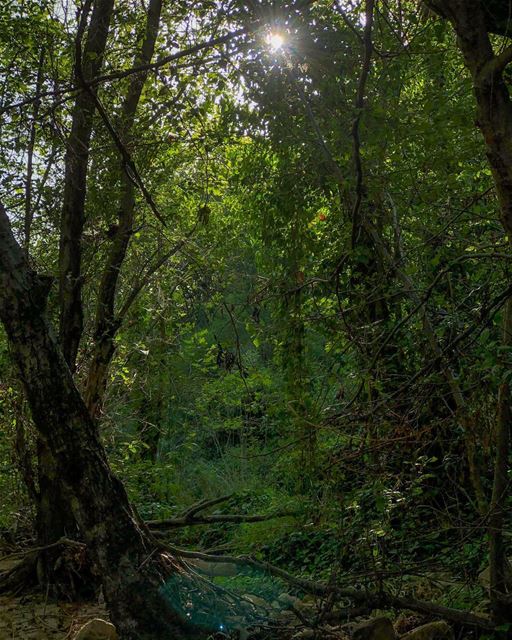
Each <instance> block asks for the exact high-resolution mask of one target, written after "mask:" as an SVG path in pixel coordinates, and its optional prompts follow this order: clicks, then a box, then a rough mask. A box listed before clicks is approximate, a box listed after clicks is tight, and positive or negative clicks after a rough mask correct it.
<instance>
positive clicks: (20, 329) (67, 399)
mask: <svg viewBox="0 0 512 640" xmlns="http://www.w3.org/2000/svg"><path fill="white" fill-rule="evenodd" d="M46 293H47V287H46V286H43V285H42V279H41V277H40V276H38V274H36V273H35V272H34V271H32V270H31V268H30V266H29V264H28V262H27V260H26V257H25V255H24V253H23V251H22V250H21V248H20V246H19V245H18V244H17V242H16V241H15V239H14V236H13V234H12V231H11V228H10V223H9V218H8V216H7V213H6V211H5V209H4V208H3V206H2V205H0V320H1V321H2V323H3V325H4V327H5V330H6V333H7V337H8V340H9V343H10V346H11V350H12V354H13V357H14V360H15V362H16V364H17V366H18V369H19V373H20V377H21V380H22V382H23V385H24V388H25V393H26V397H27V400H28V403H29V406H30V409H31V412H32V418H33V420H34V424H35V426H36V428H37V430H38V432H39V434H40V436H41V438H42V439H43V440H44V441H45V442H46V444H47V445H48V448H49V450H50V452H51V455H52V456H53V459H54V460H55V462H56V464H57V465H58V471H59V477H60V479H61V481H62V486H63V488H64V495H65V496H66V503H67V505H68V507H69V508H70V509H71V511H72V512H73V515H74V516H75V518H76V520H77V522H78V524H79V526H80V531H81V532H82V534H83V536H84V539H85V542H86V544H87V545H88V547H89V548H90V549H91V551H92V552H93V555H94V558H95V561H96V564H97V570H98V571H99V572H101V576H102V584H103V590H104V594H105V599H106V602H107V605H108V607H109V611H110V613H111V617H112V620H113V622H114V624H115V625H116V626H117V628H118V631H119V633H120V636H121V637H122V638H126V639H127V640H135V639H148V640H149V638H151V639H153V640H159V639H160V638H162V639H163V638H169V637H172V638H183V637H186V636H187V633H188V626H187V625H186V622H185V621H184V620H182V619H181V618H180V617H179V616H178V615H177V614H176V613H175V612H173V610H172V609H171V608H170V607H169V606H168V604H167V602H166V599H165V597H164V594H163V592H162V585H163V583H164V581H165V579H166V577H168V576H169V573H172V572H178V571H180V567H179V565H178V564H177V563H173V562H172V560H171V559H170V558H169V559H168V561H169V562H170V563H171V564H169V563H168V564H166V563H165V560H164V558H163V556H162V554H160V553H158V549H157V546H156V544H155V543H154V541H153V539H152V537H151V535H150V533H149V531H148V530H147V528H146V527H145V525H144V524H143V523H142V522H141V520H140V518H139V516H138V515H137V513H136V512H135V511H134V509H133V508H132V506H131V505H130V503H129V501H128V498H127V495H126V492H125V490H124V488H123V485H122V484H121V482H120V481H119V480H118V479H117V478H116V477H115V476H114V475H113V474H112V472H111V470H110V467H109V464H108V461H107V459H106V456H105V452H104V449H103V447H102V445H101V443H100V440H99V437H98V433H97V429H96V425H95V423H94V421H93V420H92V418H91V416H90V414H89V412H88V410H87V407H86V406H85V403H84V402H83V400H82V398H81V396H80V394H79V392H78V390H77V388H76V386H75V384H74V381H73V377H72V374H71V371H70V369H69V367H68V366H67V363H66V361H65V358H64V356H63V354H62V352H61V350H60V349H59V347H58V345H57V342H56V340H55V338H54V337H53V334H52V330H51V327H50V325H49V322H48V319H47V317H46V314H45V302H46ZM194 635H195V637H198V638H199V637H200V634H199V633H198V632H197V630H194Z"/></svg>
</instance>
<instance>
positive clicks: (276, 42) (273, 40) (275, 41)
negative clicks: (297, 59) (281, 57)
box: [267, 31, 285, 51]
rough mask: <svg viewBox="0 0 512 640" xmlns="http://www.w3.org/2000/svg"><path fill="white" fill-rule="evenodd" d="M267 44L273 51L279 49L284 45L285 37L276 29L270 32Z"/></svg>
mask: <svg viewBox="0 0 512 640" xmlns="http://www.w3.org/2000/svg"><path fill="white" fill-rule="evenodd" d="M267 44H268V46H269V47H270V49H271V50H272V51H279V50H280V49H282V48H283V47H284V44H285V39H284V37H283V35H282V34H280V33H276V32H275V31H274V32H272V33H269V34H268V36H267Z"/></svg>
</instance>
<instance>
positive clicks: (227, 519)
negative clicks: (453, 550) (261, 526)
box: [146, 494, 297, 530]
mask: <svg viewBox="0 0 512 640" xmlns="http://www.w3.org/2000/svg"><path fill="white" fill-rule="evenodd" d="M232 497H233V494H229V495H225V496H220V497H219V498H213V499H211V500H199V502H196V503H194V504H193V505H191V506H190V507H188V508H187V509H185V511H183V512H182V513H181V514H180V515H179V516H175V517H174V518H167V519H165V520H147V521H146V525H147V526H148V527H149V528H150V529H162V530H168V529H177V528H179V527H190V526H195V525H204V524H227V523H234V524H240V523H243V522H264V521H265V520H272V519H273V518H285V517H287V516H293V515H297V514H296V513H295V512H291V511H279V512H276V513H266V514H256V515H246V514H243V513H241V514H238V513H236V514H223V513H221V514H214V515H202V516H199V517H198V516H197V514H198V513H200V512H201V511H205V510H206V509H209V508H210V507H213V506H215V505H218V504H220V503H222V502H227V501H228V500H230V499H231V498H232Z"/></svg>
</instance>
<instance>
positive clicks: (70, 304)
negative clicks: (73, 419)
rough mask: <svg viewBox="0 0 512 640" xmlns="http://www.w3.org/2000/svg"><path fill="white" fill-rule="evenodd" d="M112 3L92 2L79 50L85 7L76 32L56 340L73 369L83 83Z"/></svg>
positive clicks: (86, 144) (83, 170) (84, 139)
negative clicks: (76, 87)
mask: <svg viewBox="0 0 512 640" xmlns="http://www.w3.org/2000/svg"><path fill="white" fill-rule="evenodd" d="M86 4H87V3H86ZM113 6H114V0H96V2H95V3H94V7H93V11H92V16H91V22H90V25H89V29H88V32H87V41H86V44H85V47H84V51H83V55H82V51H81V42H80V40H81V31H83V26H84V24H85V20H86V15H85V14H86V9H84V15H82V24H81V29H79V34H78V36H77V47H76V50H77V51H76V60H75V76H76V80H77V82H78V83H79V85H82V91H80V92H79V93H78V95H77V97H76V101H75V105H74V108H73V115H72V122H71V132H70V135H69V138H68V141H67V149H66V157H65V174H64V196H63V205H62V215H61V229H60V248H59V277H60V281H59V289H60V290H59V294H60V296H59V297H60V340H61V345H62V352H63V354H64V357H65V359H66V361H67V363H68V364H69V367H70V369H71V370H72V371H74V369H75V364H76V357H77V353H78V347H79V344H80V339H81V337H82V331H83V310H82V274H81V266H82V232H83V228H84V222H85V195H86V187H87V166H88V163H89V148H90V141H91V134H92V127H93V115H94V111H95V108H96V107H95V101H94V96H93V95H91V91H94V89H91V90H90V91H88V90H86V87H85V85H86V84H87V82H88V81H90V80H91V79H93V78H94V77H96V76H97V75H99V72H100V71H101V66H102V62H103V55H104V52H105V46H106V42H107V36H108V31H109V25H110V18H111V15H112V9H113Z"/></svg>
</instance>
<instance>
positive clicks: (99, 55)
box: [25, 0, 114, 591]
mask: <svg viewBox="0 0 512 640" xmlns="http://www.w3.org/2000/svg"><path fill="white" fill-rule="evenodd" d="M113 4H114V2H113V0H96V1H95V2H94V6H93V11H92V15H91V21H90V25H89V29H88V32H87V40H86V44H85V47H84V51H83V55H82V51H81V38H82V34H83V32H84V30H85V25H86V21H87V18H88V13H89V10H90V7H91V0H89V1H88V2H86V3H85V4H84V9H83V12H82V16H81V20H80V26H79V29H78V35H77V46H76V60H75V76H76V80H77V82H78V83H79V84H84V83H86V82H87V81H88V80H90V79H92V78H93V77H95V76H96V75H98V73H99V72H100V70H101V66H102V59H103V54H104V50H105V45H106V41H107V35H108V30H109V24H110V18H111V14H112V9H113ZM94 109H95V104H94V100H93V99H92V97H91V95H90V94H89V92H88V91H86V90H85V89H84V90H82V91H81V92H80V93H79V94H78V95H77V97H76V100H75V104H74V108H73V112H72V122H71V132H70V135H69V138H68V140H67V148H66V156H65V177H64V196H63V207H62V215H61V235H60V248H59V269H60V271H59V277H60V281H59V302H60V341H61V346H62V351H63V354H64V357H65V359H66V361H67V363H68V365H69V367H70V369H71V370H72V371H74V369H75V365H76V357H77V353H78V347H79V344H80V339H81V336H82V330H83V312H82V278H81V255H82V248H81V242H82V231H83V226H84V220H85V213H84V211H85V194H86V182H87V166H88V162H89V147H90V139H91V134H92V127H93V115H94ZM32 213H33V212H32ZM26 217H27V216H26ZM29 220H30V219H29ZM29 231H30V227H29V226H28V222H26V230H25V233H26V239H27V241H28V238H29ZM28 251H29V248H28V246H27V248H26V255H27V256H28ZM37 463H38V478H39V500H38V501H37V503H36V532H37V537H38V544H39V545H40V546H45V545H47V544H50V543H52V542H55V541H56V540H58V539H59V538H61V537H62V536H65V535H68V536H71V535H72V534H73V533H74V532H76V530H77V525H76V521H75V518H74V516H73V513H72V512H71V511H70V510H69V509H68V508H66V507H65V504H66V500H65V497H64V495H63V487H62V485H61V481H60V478H59V473H58V469H57V465H56V463H55V461H54V460H53V459H52V455H51V452H50V450H49V448H48V445H47V443H46V442H45V441H44V439H43V440H41V441H40V442H38V444H37ZM58 553H59V549H58V548H52V549H50V550H49V551H47V552H43V554H42V555H41V556H40V558H39V561H38V579H39V581H40V582H42V583H43V584H44V586H48V585H51V586H52V590H56V591H58V589H59V588H58V586H57V584H56V582H57V578H56V576H55V572H54V566H55V561H56V558H57V554H58ZM62 587H63V588H64V589H65V590H66V591H67V590H68V589H69V588H70V585H68V584H64V585H62Z"/></svg>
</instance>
